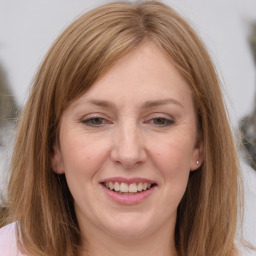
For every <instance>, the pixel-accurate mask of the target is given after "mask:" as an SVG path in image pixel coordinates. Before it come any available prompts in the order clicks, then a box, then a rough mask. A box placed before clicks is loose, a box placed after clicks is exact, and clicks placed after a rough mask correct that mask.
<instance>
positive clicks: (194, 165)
mask: <svg viewBox="0 0 256 256" xmlns="http://www.w3.org/2000/svg"><path fill="white" fill-rule="evenodd" d="M203 160H204V142H203V136H202V134H199V135H198V138H197V142H196V145H195V147H194V150H193V155H192V158H191V163H190V170H191V171H195V170H197V169H198V168H199V167H200V166H201V165H202V163H203Z"/></svg>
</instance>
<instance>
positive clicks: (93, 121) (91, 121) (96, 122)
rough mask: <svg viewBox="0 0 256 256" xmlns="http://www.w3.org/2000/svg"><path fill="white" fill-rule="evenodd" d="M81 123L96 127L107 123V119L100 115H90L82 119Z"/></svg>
mask: <svg viewBox="0 0 256 256" xmlns="http://www.w3.org/2000/svg"><path fill="white" fill-rule="evenodd" d="M82 123H83V124H85V125H88V126H93V127H98V126H102V125H104V124H107V123H108V122H107V120H106V119H104V118H101V117H91V118H87V119H84V120H82Z"/></svg>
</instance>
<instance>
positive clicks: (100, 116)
mask: <svg viewBox="0 0 256 256" xmlns="http://www.w3.org/2000/svg"><path fill="white" fill-rule="evenodd" d="M93 119H101V120H104V123H102V124H92V123H91V124H90V121H91V120H93ZM109 119H110V118H109V117H107V116H106V115H104V114H102V113H92V114H87V115H85V116H83V117H82V118H80V121H81V122H82V123H83V124H85V125H87V126H89V127H90V126H91V127H101V126H103V125H105V124H111V121H109Z"/></svg>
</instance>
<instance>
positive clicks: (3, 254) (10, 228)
mask: <svg viewBox="0 0 256 256" xmlns="http://www.w3.org/2000/svg"><path fill="white" fill-rule="evenodd" d="M16 228H17V222H14V223H11V224H9V225H7V226H4V227H3V228H1V229H0V256H25V254H22V253H21V252H20V251H19V250H18V248H17V239H16Z"/></svg>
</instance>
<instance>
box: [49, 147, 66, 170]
mask: <svg viewBox="0 0 256 256" xmlns="http://www.w3.org/2000/svg"><path fill="white" fill-rule="evenodd" d="M51 167H52V169H53V171H54V172H55V173H57V174H63V173H64V164H63V158H62V154H61V151H60V148H59V146H56V145H54V147H53V154H52V156H51Z"/></svg>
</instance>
